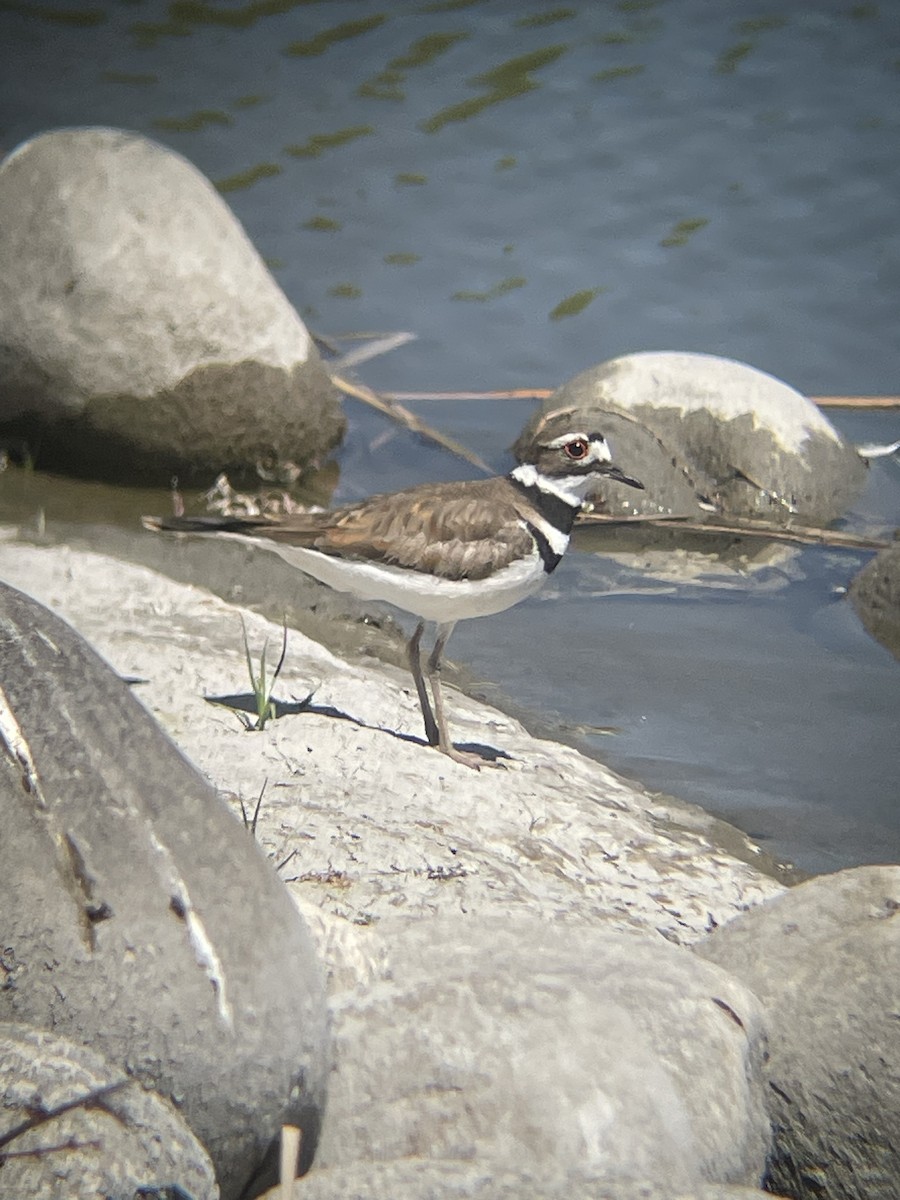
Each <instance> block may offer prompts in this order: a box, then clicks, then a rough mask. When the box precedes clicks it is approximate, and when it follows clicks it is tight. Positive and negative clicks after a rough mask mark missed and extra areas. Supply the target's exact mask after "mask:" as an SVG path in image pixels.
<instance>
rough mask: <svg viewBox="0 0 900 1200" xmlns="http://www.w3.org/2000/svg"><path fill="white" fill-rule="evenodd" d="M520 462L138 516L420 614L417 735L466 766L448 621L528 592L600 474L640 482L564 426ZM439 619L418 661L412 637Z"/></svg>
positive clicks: (502, 605)
mask: <svg viewBox="0 0 900 1200" xmlns="http://www.w3.org/2000/svg"><path fill="white" fill-rule="evenodd" d="M529 459H530V461H527V462H522V463H519V465H518V466H515V467H513V469H512V470H511V471H510V472H509V474H508V475H498V476H496V477H495V478H493V479H479V480H475V481H472V482H464V483H438V484H423V485H421V486H419V487H413V488H408V489H406V490H404V491H400V492H391V493H388V494H386V495H380V496H372V497H371V498H369V499H368V500H363V501H362V502H361V503H359V504H348V505H346V506H344V507H343V508H338V509H334V510H333V511H331V512H323V513H304V514H296V515H292V516H289V517H282V518H276V519H265V518H247V517H236V518H228V517H165V518H159V517H145V518H144V524H145V525H146V526H147V527H148V528H150V529H154V530H173V531H178V532H184V533H206V534H209V533H216V534H231V535H237V536H239V537H243V538H253V539H260V540H265V541H266V542H268V543H269V544H270V545H271V547H272V548H273V549H274V550H275V551H276V552H277V553H278V554H279V555H280V556H281V557H282V558H283V559H285V560H286V561H287V562H288V563H290V564H291V565H292V566H294V567H299V569H300V570H301V571H305V572H306V573H307V574H308V575H312V576H314V577H315V578H316V579H318V580H320V581H321V582H322V583H326V584H328V586H329V587H332V588H335V589H337V590H338V591H342V592H350V593H352V594H353V595H355V596H357V597H359V598H360V599H362V600H385V601H387V602H388V603H390V604H393V605H395V606H396V607H397V608H400V609H403V610H404V611H405V612H408V613H412V614H413V615H414V616H417V617H418V618H419V623H418V625H417V626H416V630H415V632H414V633H413V635H412V637H411V638H410V640H409V646H408V656H409V665H410V669H411V671H412V676H413V679H414V681H415V685H416V692H417V694H418V697H419V703H420V705H421V707H422V716H423V718H424V721H425V736H426V737H427V739H428V743H429V745H431V746H436V747H437V748H438V749H439V750H441V751H442V752H443V753H444V754H447V755H449V756H450V758H452V759H454V760H455V761H457V762H461V763H464V764H466V765H467V766H474V767H477V766H480V765H481V764H482V763H483V762H484V760H483V758H482V757H481V756H480V755H478V754H473V753H469V752H465V751H461V750H458V749H457V748H456V747H455V746H454V745H453V743H452V741H451V740H450V734H449V733H448V731H447V720H446V716H445V711H444V697H443V692H442V688H441V675H440V672H441V660H442V658H443V654H444V650H445V649H446V646H447V641H448V639H449V637H450V634H451V633H452V632H453V627H454V625H455V624H456V622H457V621H461V620H465V619H467V618H469V617H487V616H490V615H491V614H493V613H499V612H503V610H504V609H507V608H510V607H511V606H512V605H513V604H518V603H519V601H520V600H524V599H525V597H526V596H530V595H532V594H533V593H534V592H536V591H537V590H538V589H539V588H540V587H541V585H542V584H543V582H544V580H545V579H546V578H547V576H548V575H549V574H550V573H551V572H552V571H553V570H555V568H556V567H557V566H558V564H559V561H560V559H561V558H562V556H563V554H564V553H565V551H566V548H567V547H568V545H569V535H570V533H571V532H572V526H573V525H574V523H575V518H576V517H577V515H578V513H579V512H580V511H581V509H582V507H583V506H584V504H585V503H586V497H587V495H588V493H589V492H590V491H591V489H592V487H594V486H595V485H596V483H597V481H598V479H601V478H606V479H612V480H617V481H618V482H619V483H625V484H628V485H629V486H631V487H634V488H641V489H643V484H642V483H640V482H639V481H638V480H637V479H632V478H631V477H630V476H628V475H625V474H624V473H623V472H622V471H621V470H620V469H619V468H618V467H617V466H615V465H614V464H613V462H612V458H611V455H610V451H609V446H608V445H607V443H606V439H605V438H604V437H603V435H602V434H600V433H582V432H579V431H577V430H573V431H570V432H566V433H564V434H562V435H561V436H558V437H554V438H553V439H552V440H550V441H546V442H541V441H540V440H536V441H535V442H534V443H533V445H532V448H531V450H530V452H529ZM427 621H433V622H434V623H435V624H436V626H437V636H436V638H435V642H434V647H433V649H432V651H431V653H430V654H429V656H428V659H427V663H426V672H425V674H427V676H428V679H429V681H430V683H431V691H432V695H433V697H434V706H433V707H432V703H431V700H430V699H429V695H428V688H427V686H426V682H425V674H423V671H422V651H421V640H422V634H423V632H424V629H425V624H426V622H427Z"/></svg>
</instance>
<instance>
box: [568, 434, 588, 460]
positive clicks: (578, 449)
mask: <svg viewBox="0 0 900 1200" xmlns="http://www.w3.org/2000/svg"><path fill="white" fill-rule="evenodd" d="M564 449H565V452H566V458H571V459H572V460H573V461H574V462H580V461H581V459H583V458H587V453H588V450H589V449H590V447H589V446H588V441H587V438H572V440H571V442H566V444H565V446H564Z"/></svg>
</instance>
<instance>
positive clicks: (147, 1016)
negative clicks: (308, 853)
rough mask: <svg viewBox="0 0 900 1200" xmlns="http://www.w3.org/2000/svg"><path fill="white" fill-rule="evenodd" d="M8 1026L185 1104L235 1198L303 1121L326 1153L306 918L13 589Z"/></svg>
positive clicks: (142, 725)
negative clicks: (74, 1047)
mask: <svg viewBox="0 0 900 1200" xmlns="http://www.w3.org/2000/svg"><path fill="white" fill-rule="evenodd" d="M0 681H2V683H0V823H2V829H3V835H2V837H0V913H2V914H3V922H2V924H3V940H2V943H0V946H2V951H3V955H2V962H0V1021H15V1022H19V1023H23V1024H26V1025H29V1026H32V1027H33V1028H35V1029H38V1030H40V1029H52V1030H53V1031H54V1033H55V1034H58V1035H60V1036H63V1037H66V1038H68V1039H70V1040H71V1041H74V1042H78V1043H83V1044H85V1045H88V1046H90V1047H92V1048H93V1049H95V1050H96V1051H98V1052H99V1053H100V1054H102V1055H103V1056H104V1058H106V1059H107V1061H108V1062H109V1063H110V1064H112V1066H113V1068H115V1069H116V1070H119V1071H127V1072H128V1074H129V1075H131V1076H133V1077H134V1078H135V1079H137V1080H139V1081H141V1082H143V1083H146V1084H147V1085H148V1086H150V1087H152V1088H153V1089H154V1090H155V1091H157V1092H159V1093H160V1094H161V1095H162V1096H163V1097H165V1098H167V1099H169V1100H171V1101H172V1102H173V1103H174V1104H176V1106H177V1107H178V1109H179V1111H180V1113H181V1114H182V1115H183V1117H184V1118H185V1119H186V1120H187V1122H188V1124H189V1125H190V1127H191V1129H192V1130H193V1132H194V1133H195V1134H196V1135H197V1137H199V1138H200V1140H201V1141H202V1143H203V1144H204V1145H205V1147H206V1149H207V1150H208V1152H209V1154H210V1157H211V1158H212V1160H213V1163H214V1164H215V1168H216V1173H217V1176H218V1179H219V1182H220V1185H221V1188H222V1194H223V1196H224V1197H226V1200H227V1198H228V1197H235V1196H238V1195H242V1194H243V1192H244V1188H245V1186H246V1185H247V1183H248V1181H249V1180H250V1179H251V1178H253V1177H255V1176H256V1175H257V1174H259V1175H260V1178H261V1183H260V1186H263V1184H265V1186H267V1185H268V1179H267V1178H266V1176H265V1169H266V1156H267V1153H268V1152H269V1151H270V1148H271V1144H272V1141H273V1139H275V1138H276V1137H277V1134H278V1132H279V1129H280V1126H281V1124H282V1123H283V1122H285V1121H289V1122H291V1123H293V1124H297V1125H300V1126H301V1128H302V1129H303V1131H304V1141H305V1145H306V1149H307V1152H308V1153H307V1157H309V1155H311V1154H312V1151H313V1149H314V1147H315V1143H316V1135H317V1131H318V1126H319V1122H320V1117H321V1110H322V1105H323V1087H324V1074H325V1058H326V1030H325V1001H324V993H323V985H322V982H321V978H320V973H319V968H318V963H317V961H316V958H315V954H314V952H313V949H312V945H311V942H310V940H309V938H308V935H307V931H306V928H305V926H304V925H303V922H302V921H301V920H300V918H299V916H298V914H297V912H296V909H295V907H294V905H293V903H292V901H291V900H290V897H289V895H288V893H287V891H286V889H285V888H284V887H283V885H282V884H281V882H280V881H279V880H278V878H277V877H276V875H275V873H274V872H273V870H272V869H271V866H270V865H269V864H268V863H267V862H266V861H265V859H264V858H263V856H262V854H261V852H260V851H259V850H258V847H257V846H256V845H255V844H254V842H253V841H252V839H251V838H250V837H249V835H248V834H247V833H246V831H245V830H244V829H243V828H242V827H241V826H240V824H239V822H237V821H235V819H234V818H233V817H232V816H231V815H230V814H229V813H228V811H227V810H226V808H225V806H224V804H223V803H222V802H221V801H220V800H219V798H218V796H217V795H216V794H215V792H214V791H213V790H212V788H211V787H210V786H209V785H208V784H207V783H206V782H205V781H204V780H203V779H202V778H201V777H200V776H199V775H198V773H197V772H196V771H195V770H194V768H193V767H192V766H191V765H190V764H189V763H188V762H187V760H186V759H184V758H183V757H182V756H181V754H180V753H179V751H178V750H176V748H175V747H174V746H173V745H172V743H171V742H170V741H169V740H168V739H167V738H166V736H165V735H164V734H163V733H162V732H161V731H160V730H159V728H158V727H157V726H156V724H155V723H154V722H153V720H152V719H151V718H150V717H149V715H148V714H147V712H146V711H145V710H144V709H143V707H142V706H141V705H140V704H139V703H138V701H137V700H136V699H135V698H134V696H132V695H131V694H130V692H129V689H128V688H127V687H126V685H125V684H124V683H123V682H122V681H121V680H120V679H119V678H118V677H117V676H116V675H115V674H114V673H113V672H112V671H111V670H110V669H109V667H108V666H106V664H105V663H104V662H103V661H102V660H101V659H100V658H99V657H98V656H97V655H96V654H95V653H94V651H92V650H91V649H90V647H88V646H87V645H86V644H85V643H84V642H83V641H82V640H81V638H79V637H78V635H77V634H75V633H74V631H73V630H72V629H71V628H70V627H69V626H67V625H66V624H64V623H63V622H62V621H61V620H60V619H59V618H57V617H55V616H53V615H52V614H51V613H49V612H48V611H47V610H46V609H43V608H41V607H40V606H39V605H38V604H36V603H35V602H34V601H32V600H30V599H28V598H27V597H25V596H23V595H22V594H21V593H19V592H16V591H14V590H13V589H11V588H8V587H6V586H5V585H2V584H0Z"/></svg>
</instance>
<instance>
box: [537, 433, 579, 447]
mask: <svg viewBox="0 0 900 1200" xmlns="http://www.w3.org/2000/svg"><path fill="white" fill-rule="evenodd" d="M574 438H584V440H585V441H586V442H589V441H590V438H589V437H588V435H587V434H586V433H574V432H573V433H564V434H563V435H562V437H558V438H554V439H553V441H552V442H547V443H546V446H547V449H548V450H562V448H563V446H564V445H565V444H566V442H571V441H572V440H573V439H574Z"/></svg>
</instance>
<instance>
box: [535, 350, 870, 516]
mask: <svg viewBox="0 0 900 1200" xmlns="http://www.w3.org/2000/svg"><path fill="white" fill-rule="evenodd" d="M572 412H575V413H577V414H578V415H579V417H581V418H582V419H583V421H584V424H585V425H586V426H590V429H588V430H587V432H591V431H593V430H594V429H598V430H600V431H601V432H602V433H604V434H605V435H606V436H607V437H608V439H609V441H610V443H611V445H612V447H613V452H614V456H615V459H616V461H617V462H618V463H619V464H620V465H621V466H622V468H623V469H624V470H625V471H626V472H627V473H628V474H630V475H635V476H637V478H638V479H640V480H641V481H642V482H643V483H644V484H645V487H646V491H645V492H637V491H635V490H634V489H633V488H628V487H627V486H626V485H624V484H617V483H610V482H606V481H605V482H604V484H603V486H602V489H601V491H600V500H601V502H602V503H603V505H604V507H605V509H606V510H607V511H609V512H611V513H618V514H633V513H646V514H652V515H669V514H677V515H679V516H693V517H698V516H702V515H703V514H704V513H706V512H708V511H709V510H710V509H714V510H716V511H718V512H720V513H722V514H725V515H728V516H734V517H757V518H760V517H761V518H765V519H766V520H769V521H775V522H788V521H790V520H791V519H795V518H796V519H797V520H799V521H801V522H806V523H817V522H819V523H825V522H827V521H830V520H833V519H834V518H835V517H838V516H840V514H841V513H842V512H843V511H844V510H845V509H846V507H847V505H848V504H849V503H850V501H851V500H852V499H853V497H854V496H855V495H856V494H857V492H858V491H859V489H860V488H861V486H862V483H863V481H864V479H865V465H864V464H863V461H862V459H861V458H860V457H859V455H858V453H857V452H856V450H855V449H854V448H853V446H851V445H850V444H849V443H848V442H845V441H844V440H843V439H842V438H841V437H840V435H839V434H838V433H837V432H836V430H835V429H834V428H833V427H832V426H831V424H830V423H829V421H828V420H827V419H826V418H825V417H824V416H823V415H822V413H821V412H820V411H819V409H818V408H817V407H816V406H815V405H814V404H813V403H812V401H811V400H809V399H807V398H806V397H805V396H802V395H801V394H800V393H799V392H796V391H794V389H793V388H791V387H788V385H787V384H785V383H781V382H780V381H779V380H777V379H774V378H773V377H772V376H771V375H766V374H765V373H764V372H763V371H758V370H756V369H755V368H754V367H750V366H747V365H746V364H745V363H739V362H732V361H731V360H729V359H725V358H715V357H713V356H711V355H707V354H683V353H644V354H628V355H625V356H624V357H622V358H616V359H612V360H610V361H609V362H606V363H602V364H601V365H600V366H597V367H591V368H590V369H589V370H587V371H583V372H582V373H581V374H580V375H577V376H576V377H575V378H574V379H571V380H569V382H568V383H565V384H563V386H562V387H561V388H559V390H558V391H556V392H554V394H553V395H552V396H551V397H550V398H549V400H547V401H546V402H545V404H544V405H543V408H542V409H541V411H540V412H539V413H537V414H536V415H535V417H534V418H533V419H532V420H531V421H530V422H529V424H528V426H526V428H525V430H524V431H523V432H522V434H521V435H520V437H519V438H518V440H517V441H516V444H515V446H514V452H515V454H516V456H517V458H519V459H520V460H527V458H528V456H529V452H530V447H531V446H532V445H533V443H534V440H535V436H536V434H537V432H538V430H539V429H540V430H541V431H542V433H543V434H549V435H550V436H551V437H552V436H553V432H554V430H555V429H556V427H557V426H558V427H559V428H560V429H562V427H563V426H565V425H568V424H570V418H571V414H572Z"/></svg>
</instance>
